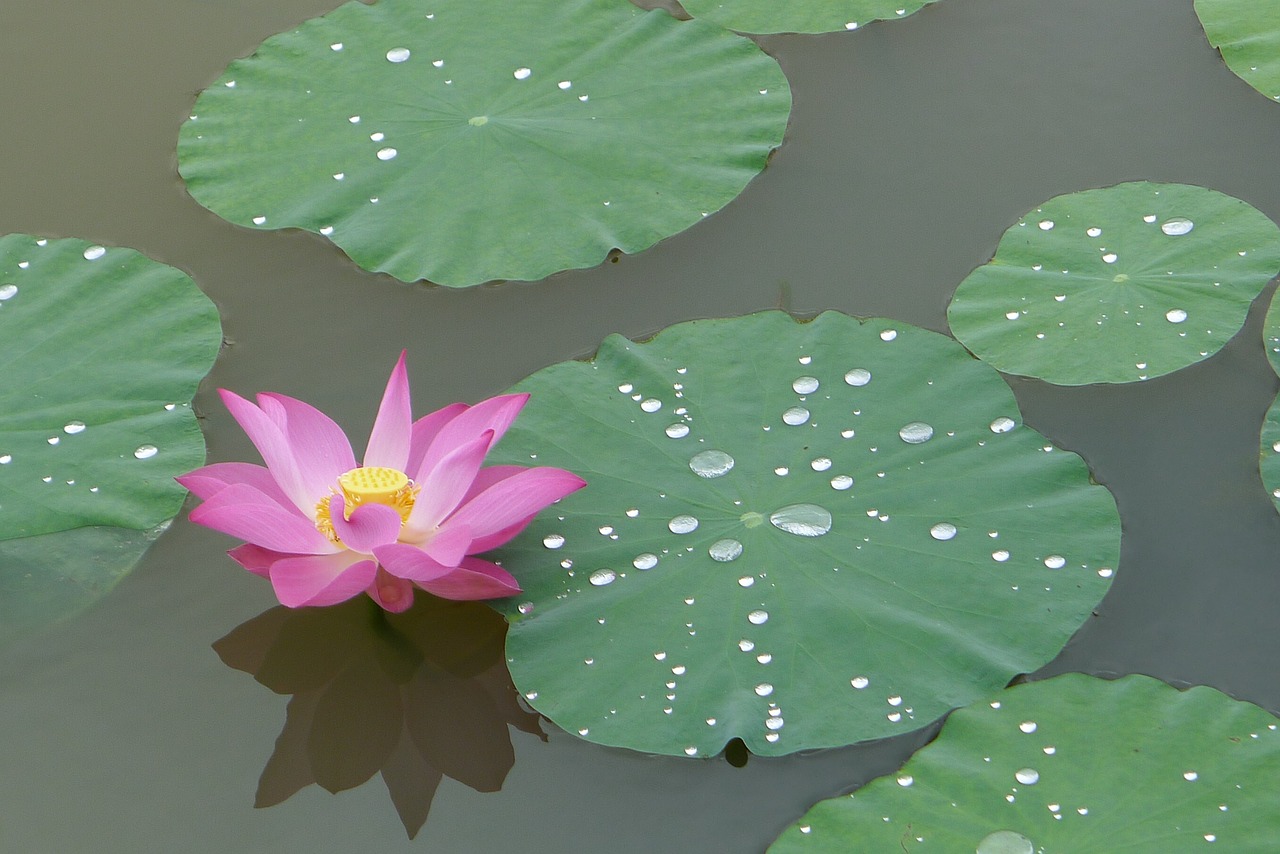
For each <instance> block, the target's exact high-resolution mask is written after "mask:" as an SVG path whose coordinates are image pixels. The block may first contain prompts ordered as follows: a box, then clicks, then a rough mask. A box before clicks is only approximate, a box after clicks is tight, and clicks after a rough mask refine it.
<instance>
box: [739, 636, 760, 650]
mask: <svg viewBox="0 0 1280 854" xmlns="http://www.w3.org/2000/svg"><path fill="white" fill-rule="evenodd" d="M755 648H756V645H755V643H754V642H752V641H749V640H747V639H746V638H743V639H742V640H740V641H738V649H740V650H742V651H743V652H751V650H753V649H755Z"/></svg>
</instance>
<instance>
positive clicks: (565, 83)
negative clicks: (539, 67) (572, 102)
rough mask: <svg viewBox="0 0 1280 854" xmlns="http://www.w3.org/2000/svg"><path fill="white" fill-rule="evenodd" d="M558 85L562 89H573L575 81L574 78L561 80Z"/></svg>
mask: <svg viewBox="0 0 1280 854" xmlns="http://www.w3.org/2000/svg"><path fill="white" fill-rule="evenodd" d="M556 85H557V86H559V87H560V88H561V89H571V88H573V81H572V80H561V81H560V82H559V83H557V84H556Z"/></svg>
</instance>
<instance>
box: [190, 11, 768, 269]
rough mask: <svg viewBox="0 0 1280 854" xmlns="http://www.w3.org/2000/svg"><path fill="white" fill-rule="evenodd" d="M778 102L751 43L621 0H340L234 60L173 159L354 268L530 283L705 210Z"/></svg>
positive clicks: (717, 201) (251, 220)
mask: <svg viewBox="0 0 1280 854" xmlns="http://www.w3.org/2000/svg"><path fill="white" fill-rule="evenodd" d="M790 106H791V94H790V90H789V88H788V87H787V82H786V78H785V77H784V76H783V74H782V71H781V69H780V68H779V67H778V64H777V63H776V62H775V61H774V60H773V59H772V58H770V57H769V56H767V55H766V54H764V53H763V52H762V51H761V50H760V49H759V48H757V47H756V45H755V44H753V43H752V42H750V41H749V40H747V39H744V38H742V37H740V36H736V35H733V34H731V33H728V32H725V31H724V30H722V29H720V28H719V27H716V26H713V25H709V24H706V23H703V22H700V21H684V22H681V21H677V20H675V19H673V18H672V17H671V16H670V15H669V14H667V13H666V12H663V11H653V12H642V11H641V10H639V9H638V8H636V7H635V6H632V5H631V4H629V3H626V2H616V0H571V2H567V3H566V2H559V0H510V2H502V3H474V2H464V0H441V2H438V3H434V4H432V5H431V7H430V9H429V10H425V11H424V7H423V6H422V4H421V3H418V2H416V0H380V2H378V3H377V4H374V5H366V4H364V3H360V2H349V3H347V4H346V5H344V6H341V7H339V8H338V9H336V10H335V11H333V12H332V13H330V14H328V15H326V16H324V17H321V18H315V19H313V20H310V21H307V22H305V23H304V24H302V25H301V26H300V27H298V28H297V29H296V30H294V31H292V32H288V33H282V34H280V35H278V36H274V37H272V38H270V39H268V40H267V41H266V42H264V43H263V44H262V45H261V47H260V48H259V50H258V52H257V53H255V54H254V55H253V56H250V57H248V58H246V59H241V60H237V61H236V62H233V63H232V64H231V66H230V67H229V68H228V69H227V71H226V72H225V73H224V74H223V75H222V77H221V78H219V80H218V81H217V82H216V83H214V85H213V86H211V87H210V88H209V89H207V90H206V91H205V92H203V93H202V94H201V95H200V98H199V99H198V101H197V103H196V105H195V108H194V110H193V113H194V115H193V116H192V117H191V120H190V121H188V122H187V123H186V124H185V125H184V126H183V129H182V134H181V138H180V140H179V143H178V159H179V168H180V170H181V172H182V175H183V177H184V178H185V179H186V182H187V187H188V189H189V190H190V191H191V194H192V196H194V197H195V199H196V200H197V201H199V202H200V203H201V204H203V205H204V206H206V207H208V208H209V209H210V210H212V211H214V212H215V213H217V214H218V215H219V216H223V217H225V218H227V219H229V220H231V221H232V222H236V223H239V224H240V225H244V226H249V227H253V228H285V227H295V228H303V229H307V230H308V231H313V232H317V233H319V234H323V235H325V236H327V237H329V238H330V239H331V240H332V241H333V242H334V243H336V244H337V245H338V246H339V247H340V248H341V249H342V250H343V251H344V252H346V253H347V254H348V255H349V256H351V258H352V260H354V261H355V262H356V263H357V264H359V265H360V266H361V267H364V268H365V269H369V270H375V271H382V272H386V273H390V274H391V275H392V276H395V277H396V278H399V279H402V280H404V281H414V280H418V279H430V280H431V281H433V282H437V283H439V284H442V285H450V286H463V285H474V284H478V283H480V282H485V281H488V280H491V279H525V280H534V279H541V278H543V277H545V276H548V275H550V274H551V273H554V272H556V271H558V270H565V269H571V268H576V267H587V266H591V265H594V264H598V263H600V262H601V261H602V260H604V257H605V255H606V254H607V253H608V252H609V251H610V250H611V249H615V248H617V249H620V250H622V251H623V252H639V251H641V250H643V249H646V248H648V247H649V246H651V245H653V244H654V243H656V242H657V241H658V240H661V239H662V238H664V237H667V236H669V235H671V234H674V233H676V232H678V231H681V230H683V229H685V228H688V227H689V226H691V225H693V224H694V223H696V222H698V221H699V220H700V219H701V218H702V217H704V216H706V215H708V214H709V213H712V212H714V211H716V210H719V209H720V208H721V207H723V206H724V205H725V204H727V203H728V202H729V201H730V200H732V199H733V198H734V197H735V196H737V195H738V193H740V192H741V191H742V189H743V187H745V186H746V184H747V182H748V181H750V180H751V178H752V177H753V176H754V175H755V174H756V173H757V172H759V171H760V170H761V169H763V168H764V165H765V161H766V159H767V158H768V156H769V153H770V152H771V151H772V150H773V149H774V148H776V147H777V146H778V145H779V144H781V142H782V135H783V132H784V130H785V129H786V124H787V117H788V114H789V112H790Z"/></svg>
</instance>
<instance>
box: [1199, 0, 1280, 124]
mask: <svg viewBox="0 0 1280 854" xmlns="http://www.w3.org/2000/svg"><path fill="white" fill-rule="evenodd" d="M1195 9H1196V15H1198V16H1199V17H1200V24H1201V26H1203V27H1204V32H1205V35H1207V36H1208V37H1209V44H1211V45H1213V46H1214V47H1216V48H1217V49H1218V50H1219V51H1220V52H1221V53H1222V59H1223V61H1224V62H1226V63H1227V68H1230V69H1231V70H1232V71H1233V72H1235V74H1236V76H1237V77H1239V78H1241V79H1242V80H1244V82H1246V83H1248V84H1249V85H1250V86H1252V87H1253V88H1254V89H1257V90H1258V91H1259V92H1261V93H1262V94H1264V95H1266V96H1267V97H1268V98H1271V99H1272V100H1280V6H1276V5H1275V4H1273V3H1259V2H1258V0H1195Z"/></svg>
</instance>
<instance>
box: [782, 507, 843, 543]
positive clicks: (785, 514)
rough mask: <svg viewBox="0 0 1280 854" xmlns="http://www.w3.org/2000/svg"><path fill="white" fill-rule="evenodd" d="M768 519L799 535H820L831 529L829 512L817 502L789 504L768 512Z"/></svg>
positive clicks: (790, 532) (788, 531) (789, 532)
mask: <svg viewBox="0 0 1280 854" xmlns="http://www.w3.org/2000/svg"><path fill="white" fill-rule="evenodd" d="M769 521H770V522H772V523H773V526H774V527H775V528H778V529H780V530H783V531H786V532H787V533H788V534H795V535H797V536H800V537H821V536H822V535H823V534H825V533H827V532H828V531H830V530H831V512H830V511H829V510H827V508H825V507H819V506H818V505H817V504H789V505H787V506H786V507H782V508H779V509H778V510H775V511H773V513H771V514H769Z"/></svg>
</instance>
